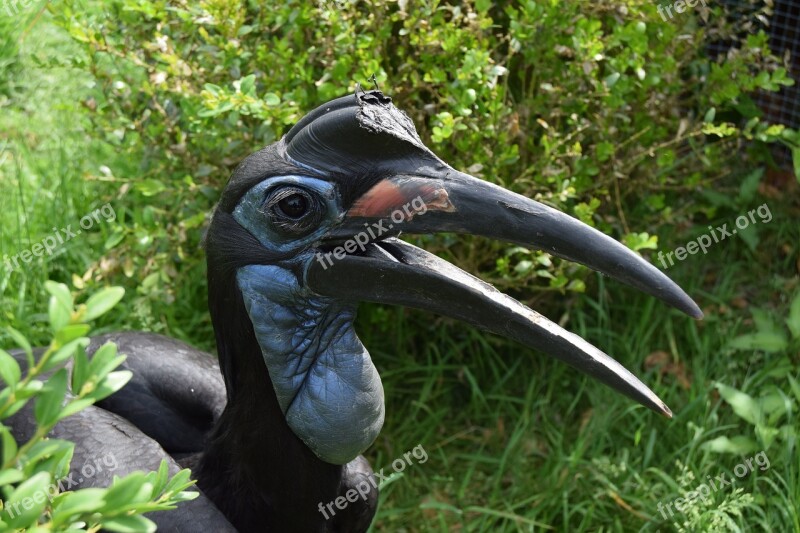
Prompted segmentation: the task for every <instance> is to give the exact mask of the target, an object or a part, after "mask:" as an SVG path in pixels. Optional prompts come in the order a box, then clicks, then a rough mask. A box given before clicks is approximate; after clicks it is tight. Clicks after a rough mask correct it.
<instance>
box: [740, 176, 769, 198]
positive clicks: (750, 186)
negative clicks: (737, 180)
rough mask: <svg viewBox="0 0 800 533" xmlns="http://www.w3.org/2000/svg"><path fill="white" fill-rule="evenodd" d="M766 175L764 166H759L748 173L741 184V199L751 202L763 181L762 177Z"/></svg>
mask: <svg viewBox="0 0 800 533" xmlns="http://www.w3.org/2000/svg"><path fill="white" fill-rule="evenodd" d="M763 175H764V169H763V168H757V169H755V170H754V171H753V172H751V173H750V174H748V175H747V176H746V177H745V178H744V179H743V180H742V184H741V185H740V186H739V200H740V201H742V202H749V201H751V200H752V199H753V197H754V196H755V194H756V192H758V184H759V183H760V182H761V177H762V176H763Z"/></svg>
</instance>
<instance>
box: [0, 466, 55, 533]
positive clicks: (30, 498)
mask: <svg viewBox="0 0 800 533" xmlns="http://www.w3.org/2000/svg"><path fill="white" fill-rule="evenodd" d="M50 481H51V478H50V474H48V473H47V472H39V473H38V474H36V475H35V476H33V477H31V478H30V479H27V480H25V481H23V482H22V483H21V484H20V485H19V486H18V487H17V488H16V490H14V492H13V493H12V494H11V497H9V498H8V501H7V502H6V503H5V508H4V509H3V514H2V515H0V516H1V517H2V520H3V522H5V523H6V524H8V525H9V526H10V527H11V528H12V529H17V528H27V527H28V526H30V525H31V524H33V523H35V522H36V521H37V520H38V518H39V516H40V515H41V514H42V511H43V510H44V508H45V506H46V505H47V504H48V503H49V500H48V499H47V488H48V486H49V485H50Z"/></svg>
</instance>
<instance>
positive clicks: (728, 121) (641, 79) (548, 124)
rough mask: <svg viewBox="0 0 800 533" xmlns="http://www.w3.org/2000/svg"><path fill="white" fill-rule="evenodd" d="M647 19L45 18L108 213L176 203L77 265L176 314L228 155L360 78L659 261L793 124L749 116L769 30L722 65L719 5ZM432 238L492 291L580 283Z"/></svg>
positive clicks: (619, 15) (143, 2)
mask: <svg viewBox="0 0 800 533" xmlns="http://www.w3.org/2000/svg"><path fill="white" fill-rule="evenodd" d="M92 6H94V4H92ZM656 7H657V6H656V5H655V4H653V3H652V2H602V3H587V2H566V3H563V2H533V1H523V2H517V3H513V4H499V5H495V4H493V3H490V2H485V1H482V0H477V1H474V2H465V3H458V4H449V3H443V2H439V1H433V0H430V1H422V2H414V3H410V2H407V1H405V0H403V1H398V2H390V3H373V2H361V1H340V2H323V1H320V2H319V3H310V2H297V1H287V2H282V3H277V4H275V3H270V4H269V5H267V4H259V3H255V2H242V1H239V0H206V1H201V2H197V3H188V2H177V3H175V2H173V3H169V4H167V3H166V2H162V1H149V0H113V1H110V2H106V3H104V4H102V6H94V8H87V7H86V4H85V3H83V2H73V1H66V2H64V3H61V4H57V5H53V6H51V7H50V10H51V12H52V13H53V15H54V16H55V17H56V19H57V20H58V22H59V24H61V25H62V26H63V27H64V28H66V29H67V31H68V32H69V34H70V35H71V36H72V37H73V38H74V39H75V40H76V41H78V42H80V43H83V45H84V50H85V55H81V56H80V57H77V58H75V61H77V62H78V63H79V64H82V65H84V66H85V70H86V72H87V74H88V75H90V76H91V78H92V79H93V80H95V82H96V88H95V90H94V91H93V92H91V94H90V95H89V96H88V97H87V99H88V100H89V101H90V103H91V105H90V109H91V110H92V115H91V116H92V121H93V122H94V125H95V128H94V134H95V135H98V136H102V137H103V138H104V139H106V140H108V141H109V142H111V143H113V144H114V145H116V146H117V147H118V150H119V151H120V153H122V154H127V155H128V157H129V158H130V160H133V161H137V162H138V166H137V167H136V168H127V169H112V170H113V171H114V174H115V176H116V177H117V178H118V179H121V180H123V181H125V182H126V183H129V184H130V186H129V187H125V188H123V189H122V190H121V191H120V192H119V196H120V198H119V199H120V203H121V204H122V205H125V204H128V205H139V204H141V203H149V202H148V199H149V198H152V199H153V200H157V198H159V197H160V196H162V195H168V196H169V198H170V202H169V203H170V208H168V209H167V208H164V207H162V205H163V202H159V201H153V202H152V205H148V206H146V207H144V209H139V210H133V209H131V210H130V211H129V212H127V213H126V214H124V215H123V216H122V217H121V219H122V223H121V225H120V226H119V229H118V231H117V232H116V234H115V235H114V236H113V237H112V238H111V239H110V240H109V241H108V242H107V243H106V248H107V249H109V250H110V254H109V255H110V259H109V260H108V261H106V264H105V272H101V271H100V270H99V269H95V270H94V271H93V272H94V274H95V275H111V274H113V273H114V272H122V273H124V274H125V275H126V276H129V277H131V278H134V279H136V280H143V283H141V284H140V285H139V286H138V287H137V300H136V309H137V317H138V320H139V322H140V324H141V325H143V326H146V327H148V328H150V329H159V328H163V327H164V326H165V324H164V323H163V318H161V317H159V316H158V314H157V313H156V312H155V311H154V305H155V303H156V302H162V301H166V302H171V301H173V299H174V297H175V292H176V290H177V289H176V284H177V283H178V282H177V280H178V279H181V280H190V281H189V282H188V283H187V286H191V287H196V286H200V285H201V284H202V269H196V268H194V265H196V264H198V263H201V262H202V252H201V250H200V247H199V241H200V238H201V233H202V230H201V228H202V227H203V225H204V223H205V220H206V217H207V215H208V213H209V211H210V210H211V209H212V207H213V204H214V202H215V201H216V199H217V198H218V195H219V192H220V189H221V187H222V186H223V184H224V183H225V181H226V179H227V177H228V176H229V174H230V172H231V170H232V168H233V167H234V166H235V165H236V163H237V162H238V161H240V160H241V159H242V158H243V157H244V156H246V155H247V154H248V153H250V152H252V151H254V150H256V149H257V148H259V147H261V146H263V145H266V144H268V143H271V142H273V141H275V140H276V139H278V138H279V137H280V136H281V135H282V134H283V133H284V132H285V131H286V130H287V128H288V127H289V126H290V125H291V124H292V123H294V122H295V121H296V120H298V119H299V118H300V117H301V116H302V115H303V114H304V113H305V112H307V111H309V110H310V109H312V108H314V107H316V106H317V105H319V104H321V103H323V102H324V101H326V100H328V99H330V98H333V97H336V96H340V95H342V94H345V93H347V92H348V91H353V90H354V89H355V86H356V84H357V83H359V82H360V83H362V84H365V85H366V84H368V83H369V81H368V80H369V79H370V77H371V76H372V75H373V74H374V75H375V76H376V80H377V84H378V85H379V86H380V87H381V88H382V89H383V90H384V91H385V92H387V93H389V94H391V95H392V96H393V97H394V99H395V101H396V103H397V104H398V105H399V106H400V107H401V108H403V109H405V110H407V111H408V112H409V113H410V114H411V115H412V118H413V119H414V122H415V123H416V124H417V125H418V127H419V129H420V132H421V135H422V137H423V139H425V140H426V142H428V143H429V144H430V145H431V146H432V147H433V148H434V149H435V150H436V151H437V152H438V153H439V154H440V155H442V157H443V158H444V159H445V160H447V161H448V162H450V163H452V164H453V165H454V166H456V167H457V168H461V169H464V170H466V171H469V172H471V173H473V174H475V175H478V176H481V177H484V178H486V179H490V180H494V181H497V182H502V183H503V184H504V185H505V186H508V187H510V188H512V189H514V190H515V191H518V192H520V193H522V194H525V195H528V196H533V197H537V198H538V199H540V200H542V201H544V202H546V203H549V204H552V205H554V206H556V207H559V208H561V209H563V210H566V211H567V212H569V213H571V214H574V215H575V216H577V217H579V218H580V219H582V220H584V221H585V222H588V223H590V224H593V225H596V226H599V227H600V228H601V229H603V230H604V231H606V232H610V233H612V234H614V235H616V236H617V237H618V238H623V239H624V240H625V242H627V243H628V244H629V245H631V246H632V247H633V248H634V249H638V250H651V249H655V248H656V247H657V237H656V236H655V235H654V232H655V224H656V223H660V224H664V223H665V222H666V223H668V224H670V225H680V224H683V223H685V222H687V221H689V220H692V219H695V218H697V219H699V222H701V223H702V222H706V219H707V218H708V217H713V216H714V215H715V214H716V212H717V209H716V206H714V205H713V204H711V203H710V202H709V200H708V199H707V198H703V197H701V196H699V195H698V194H697V192H698V191H700V190H702V189H705V188H711V187H714V188H716V189H719V188H720V187H721V186H727V185H725V183H727V184H732V185H733V186H736V185H737V184H736V181H737V179H741V176H739V174H738V170H737V169H738V168H739V166H740V163H739V161H738V159H739V157H740V150H741V146H742V143H743V142H744V141H746V140H749V139H755V140H758V141H759V142H778V141H780V142H784V143H787V144H790V145H792V146H798V139H797V136H796V133H795V132H793V131H790V130H787V129H785V128H783V127H782V126H779V125H769V124H765V123H763V121H762V120H761V119H760V118H759V117H758V114H759V112H758V111H757V109H756V108H755V106H754V105H753V104H752V102H751V101H750V99H749V97H748V96H747V95H748V93H750V92H751V91H753V90H757V89H763V90H776V89H778V88H779V87H780V86H782V85H785V84H789V83H792V80H791V79H789V78H787V75H786V69H785V68H784V66H783V65H782V63H781V61H779V60H778V59H777V58H775V57H774V56H772V55H771V54H770V52H769V49H768V47H767V37H766V35H764V34H763V33H761V34H757V35H751V36H748V37H747V39H746V41H745V42H743V43H741V45H740V46H736V47H734V49H732V50H731V52H730V53H729V54H727V56H726V57H725V58H724V60H720V61H719V62H716V61H713V60H711V59H708V58H707V57H706V56H705V53H704V50H705V47H706V46H707V45H708V42H709V41H710V40H711V39H715V38H722V37H726V36H728V35H729V34H730V33H731V32H732V30H731V28H730V27H729V26H728V25H727V23H726V22H725V17H724V16H723V15H724V13H723V8H722V7H721V6H719V5H713V6H711V7H708V8H704V7H701V6H698V7H697V10H696V13H697V14H699V17H695V16H694V15H693V14H688V13H687V14H685V15H684V16H682V17H679V18H675V19H674V20H669V21H664V20H662V18H661V17H660V16H659V14H658V12H657V9H656ZM698 18H701V19H703V20H705V22H704V25H703V26H702V27H699V26H698ZM748 121H749V122H748ZM745 122H746V123H745ZM120 173H124V174H122V175H121V174H120ZM731 176H732V178H731ZM723 180H724V183H723ZM131 197H132V198H131ZM689 199H690V200H689ZM687 200H689V201H687ZM123 209H124V208H123ZM633 221H635V222H633ZM448 244H449V243H445V246H442V245H441V244H440V245H439V249H438V251H439V252H440V253H443V254H445V255H448V254H449V255H452V256H456V258H457V260H458V261H459V263H460V264H462V265H464V266H465V267H466V268H468V269H470V270H472V271H477V272H480V273H481V275H482V276H483V277H485V278H487V279H488V281H491V282H493V283H495V284H497V285H498V286H499V287H500V288H501V289H502V288H507V287H510V286H514V287H516V288H525V287H535V288H539V289H546V290H553V291H557V292H563V291H565V290H573V291H582V290H583V289H584V287H585V284H584V282H583V279H584V278H585V272H584V271H583V270H582V269H581V268H580V267H578V266H575V265H569V264H566V263H563V262H561V261H559V260H551V258H550V257H549V256H548V255H547V254H546V253H543V252H539V251H531V250H527V249H521V248H512V249H506V248H504V247H503V245H502V244H497V243H485V242H483V241H478V242H473V241H467V242H466V244H465V245H463V246H452V247H450V246H447V245H448ZM428 245H429V246H430V243H428ZM498 256H499V259H498ZM134 273H135V276H134ZM133 285H134V284H133V282H132V283H131V286H133ZM205 327H208V324H207V323H206V324H205Z"/></svg>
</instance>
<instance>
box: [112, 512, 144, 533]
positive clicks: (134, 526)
mask: <svg viewBox="0 0 800 533" xmlns="http://www.w3.org/2000/svg"><path fill="white" fill-rule="evenodd" d="M100 523H101V524H102V525H103V529H105V530H107V531H117V532H119V533H143V532H144V533H152V532H153V531H155V530H156V525H155V524H154V523H153V522H152V521H151V520H148V519H147V518H145V517H143V516H140V515H133V516H118V517H116V518H110V519H107V520H102V521H101V522H100Z"/></svg>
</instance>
